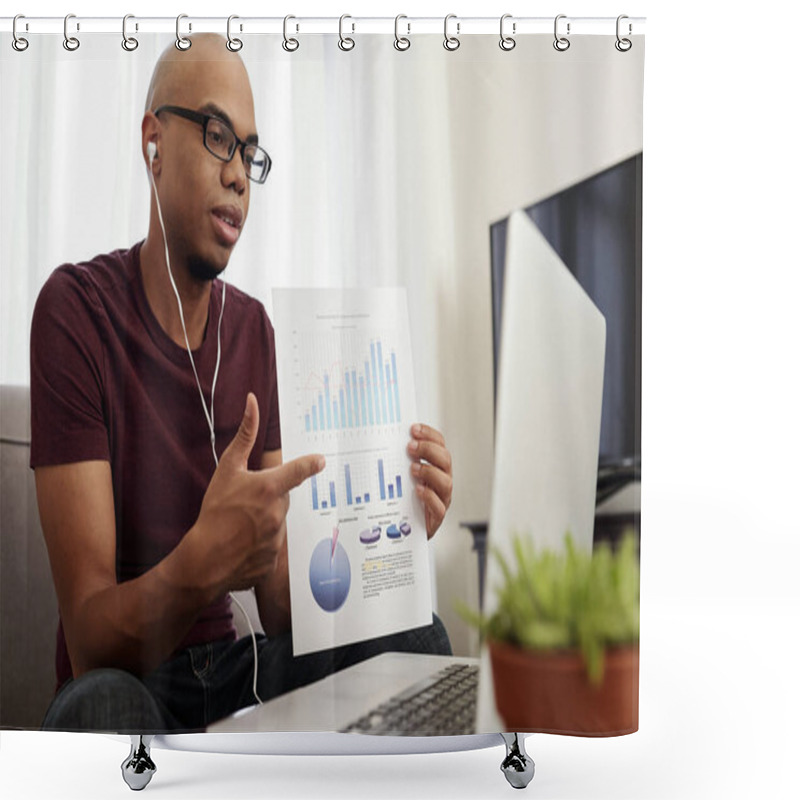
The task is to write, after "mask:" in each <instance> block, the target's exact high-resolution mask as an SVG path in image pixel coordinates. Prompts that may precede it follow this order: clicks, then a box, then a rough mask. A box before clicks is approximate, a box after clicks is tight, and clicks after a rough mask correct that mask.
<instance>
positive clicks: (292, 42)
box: [282, 14, 300, 53]
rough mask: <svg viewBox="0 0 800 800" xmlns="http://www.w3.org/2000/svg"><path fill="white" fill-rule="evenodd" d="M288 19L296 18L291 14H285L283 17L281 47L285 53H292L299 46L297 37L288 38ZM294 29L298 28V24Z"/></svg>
mask: <svg viewBox="0 0 800 800" xmlns="http://www.w3.org/2000/svg"><path fill="white" fill-rule="evenodd" d="M290 19H297V17H293V16H292V15H291V14H289V15H288V16H285V17H284V18H283V44H282V47H283V49H284V50H285V51H286V52H287V53H294V51H295V50H297V48H298V47H300V42H298V41H297V39H294V38H291V39H290V38H289V20H290ZM295 30H298V31H299V30H300V26H299V25H297V26H296V28H295Z"/></svg>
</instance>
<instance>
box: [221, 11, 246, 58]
mask: <svg viewBox="0 0 800 800" xmlns="http://www.w3.org/2000/svg"><path fill="white" fill-rule="evenodd" d="M235 19H239V17H237V16H236V14H231V15H230V16H229V17H228V41H227V42H225V47H227V48H228V50H230V51H231V52H232V53H238V52H239V51H240V50H241V49H242V40H241V39H232V38H231V22H232V21H233V20H235ZM239 30H241V26H240V27H239Z"/></svg>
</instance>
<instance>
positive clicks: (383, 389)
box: [377, 339, 389, 423]
mask: <svg viewBox="0 0 800 800" xmlns="http://www.w3.org/2000/svg"><path fill="white" fill-rule="evenodd" d="M377 350H378V373H379V378H380V383H381V415H382V417H383V421H384V423H386V422H387V421H388V419H389V417H388V416H387V414H386V384H385V382H384V377H383V349H382V348H381V340H380V339H378V342H377Z"/></svg>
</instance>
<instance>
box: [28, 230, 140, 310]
mask: <svg viewBox="0 0 800 800" xmlns="http://www.w3.org/2000/svg"><path fill="white" fill-rule="evenodd" d="M140 246H141V243H137V244H135V245H133V247H128V248H120V249H118V250H113V251H111V252H110V253H100V254H98V255H96V256H93V257H92V258H90V259H87V260H85V261H75V262H66V263H64V264H61V265H59V266H58V267H56V268H55V269H54V270H53V272H52V273H51V274H50V277H49V278H48V279H47V281H45V284H44V286H43V288H42V294H43V295H47V294H52V293H53V292H57V293H59V294H60V293H62V292H68V291H76V290H77V291H81V292H83V293H86V294H88V295H89V296H90V299H91V300H95V299H96V297H97V295H98V294H100V293H105V292H108V291H113V290H114V289H116V288H123V287H126V286H127V285H128V284H129V283H130V281H131V278H132V277H133V276H134V274H135V270H136V263H137V258H138V251H139V247H140Z"/></svg>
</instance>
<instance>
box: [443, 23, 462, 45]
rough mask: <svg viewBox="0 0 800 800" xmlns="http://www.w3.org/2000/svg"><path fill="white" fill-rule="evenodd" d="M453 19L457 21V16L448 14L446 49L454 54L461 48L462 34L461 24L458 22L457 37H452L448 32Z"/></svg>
mask: <svg viewBox="0 0 800 800" xmlns="http://www.w3.org/2000/svg"><path fill="white" fill-rule="evenodd" d="M451 19H457V17H456V15H455V14H448V15H447V16H446V17H445V18H444V49H445V50H449V51H450V52H451V53H452V52H453V50H458V48H459V47H461V41H460V40H459V38H458V34H459V33H461V23H460V22H456V36H450V35H449V34H448V32H447V28H448V25H449V24H450V20H451Z"/></svg>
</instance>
